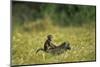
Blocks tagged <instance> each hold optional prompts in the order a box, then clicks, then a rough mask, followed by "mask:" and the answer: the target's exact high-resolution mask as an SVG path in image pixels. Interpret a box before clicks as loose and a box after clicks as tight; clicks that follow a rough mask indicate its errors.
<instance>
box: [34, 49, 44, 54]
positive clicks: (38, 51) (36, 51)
mask: <svg viewBox="0 0 100 67" xmlns="http://www.w3.org/2000/svg"><path fill="white" fill-rule="evenodd" d="M39 51H44V49H43V48H39V49H38V50H37V51H36V53H38V52H39Z"/></svg>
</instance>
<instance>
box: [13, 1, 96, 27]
mask: <svg viewBox="0 0 100 67" xmlns="http://www.w3.org/2000/svg"><path fill="white" fill-rule="evenodd" d="M12 5H13V6H12V18H13V19H12V20H13V21H12V22H13V23H14V24H15V25H19V26H20V25H23V24H24V23H28V22H32V21H34V22H35V21H37V20H41V19H42V20H43V19H47V18H48V19H50V20H52V23H53V24H54V25H59V26H69V25H73V26H82V25H83V24H88V23H92V22H95V21H96V18H95V16H96V7H95V6H87V5H70V4H68V5H66V4H60V5H59V4H55V3H52V4H51V3H36V2H35V3H32V2H16V1H13V3H12ZM42 23H44V22H42ZM44 24H45V23H44Z"/></svg>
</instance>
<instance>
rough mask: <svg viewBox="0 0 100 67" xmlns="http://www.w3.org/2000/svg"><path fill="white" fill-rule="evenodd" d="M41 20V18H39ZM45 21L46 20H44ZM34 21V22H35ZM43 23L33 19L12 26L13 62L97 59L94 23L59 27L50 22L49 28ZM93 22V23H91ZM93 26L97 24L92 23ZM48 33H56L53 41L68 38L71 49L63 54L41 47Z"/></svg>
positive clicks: (14, 63)
mask: <svg viewBox="0 0 100 67" xmlns="http://www.w3.org/2000/svg"><path fill="white" fill-rule="evenodd" d="M38 22H39V21H38ZM44 22H46V21H44ZM34 25H35V26H34ZM38 26H40V28H42V27H44V25H43V24H40V25H39V23H37V22H36V23H33V24H30V25H27V28H28V29H27V30H26V26H24V25H23V26H21V27H17V28H16V29H13V32H12V33H13V35H12V64H13V65H16V64H18V65H20V64H44V63H59V62H77V61H94V60H96V59H95V57H96V56H95V26H94V25H84V26H82V27H74V26H68V27H59V26H54V25H52V24H51V23H50V22H47V24H46V25H45V26H47V27H46V29H43V28H42V29H43V30H41V29H40V28H38ZM91 26H92V27H91ZM93 26H94V27H93ZM48 34H52V35H53V43H54V44H56V45H60V44H61V43H62V42H64V41H65V42H69V43H70V46H71V50H69V51H66V52H65V53H63V54H61V55H51V54H49V53H45V52H42V51H40V52H39V53H38V54H36V50H37V49H38V48H41V47H43V45H44V42H45V40H46V36H47V35H48Z"/></svg>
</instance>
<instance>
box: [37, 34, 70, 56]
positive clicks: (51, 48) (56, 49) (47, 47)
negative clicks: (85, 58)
mask: <svg viewBox="0 0 100 67" xmlns="http://www.w3.org/2000/svg"><path fill="white" fill-rule="evenodd" d="M52 38H53V37H52V35H48V36H47V40H46V41H45V43H44V48H40V49H38V50H37V51H36V53H38V52H39V51H44V52H47V53H51V54H61V53H63V52H64V51H66V50H70V49H71V48H70V44H69V43H66V42H63V43H62V44H61V45H59V46H55V45H54V44H53V43H52Z"/></svg>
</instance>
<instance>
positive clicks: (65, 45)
mask: <svg viewBox="0 0 100 67" xmlns="http://www.w3.org/2000/svg"><path fill="white" fill-rule="evenodd" d="M63 45H64V48H65V49H66V50H67V49H68V50H71V47H70V44H69V43H66V42H64V43H63Z"/></svg>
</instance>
